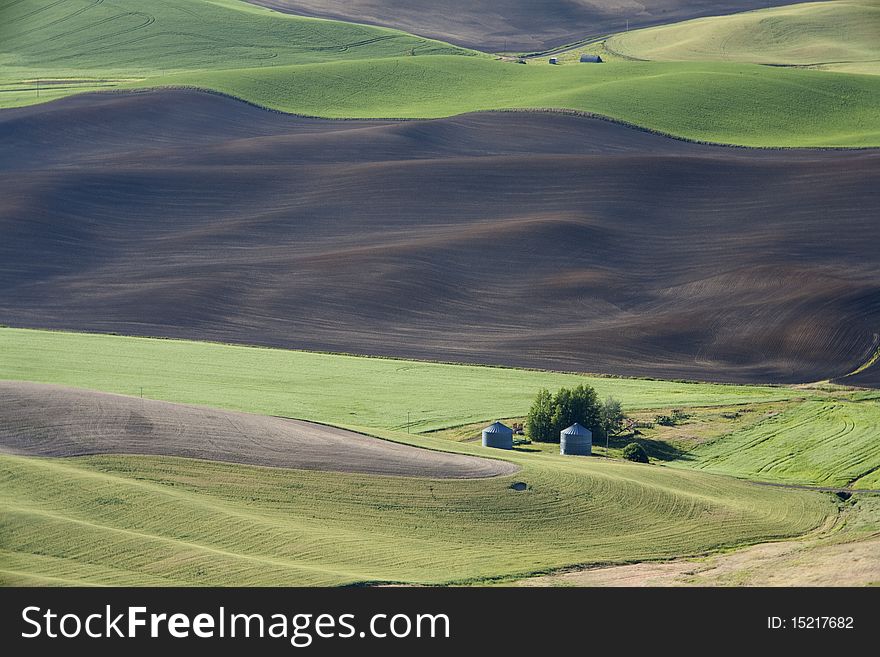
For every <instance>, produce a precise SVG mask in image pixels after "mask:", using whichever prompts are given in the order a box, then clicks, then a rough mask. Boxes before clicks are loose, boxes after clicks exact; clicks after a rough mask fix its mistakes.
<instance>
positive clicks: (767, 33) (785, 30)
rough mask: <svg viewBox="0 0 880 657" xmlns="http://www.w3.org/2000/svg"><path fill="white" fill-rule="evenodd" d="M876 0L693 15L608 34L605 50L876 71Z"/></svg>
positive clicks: (879, 25)
mask: <svg viewBox="0 0 880 657" xmlns="http://www.w3.org/2000/svg"><path fill="white" fill-rule="evenodd" d="M878 34H880V3H878V2H877V1H876V0H838V1H836V2H808V3H801V4H795V5H788V6H784V7H776V8H772V9H758V10H755V11H748V12H742V13H737V14H730V15H725V16H712V17H708V18H697V19H694V20H689V21H684V22H681V23H671V24H667V25H661V26H657V27H651V28H646V29H641V30H632V31H629V32H621V33H618V34H615V35H614V36H612V37H610V38H608V39H607V40H606V41H605V47H606V48H607V49H608V50H609V51H611V52H612V53H615V54H618V55H621V56H624V57H632V58H637V59H645V60H655V61H727V62H751V63H756V64H771V65H780V66H810V67H816V68H821V69H822V70H835V71H837V70H839V71H849V72H854V73H856V72H863V73H872V74H877V73H880V47H878V46H880V41H878V39H877V35H878Z"/></svg>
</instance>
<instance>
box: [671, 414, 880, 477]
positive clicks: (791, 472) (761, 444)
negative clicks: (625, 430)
mask: <svg viewBox="0 0 880 657" xmlns="http://www.w3.org/2000/svg"><path fill="white" fill-rule="evenodd" d="M878 435H880V403H878V402H877V401H876V400H866V401H860V402H851V401H833V400H827V401H806V402H804V403H801V404H797V405H794V406H791V407H789V408H787V409H786V410H784V411H782V412H781V413H778V414H775V415H772V416H770V417H768V418H767V419H765V420H764V421H762V422H759V423H757V424H754V425H753V426H750V427H747V428H745V429H742V430H739V431H734V432H733V433H730V434H727V435H724V436H722V437H721V438H718V439H716V440H713V441H711V442H707V443H704V444H703V445H700V446H698V447H696V448H695V449H694V450H692V451H691V452H689V453H688V454H687V455H686V456H685V460H684V461H682V462H680V463H682V464H684V465H687V466H688V467H693V468H697V469H702V470H707V471H711V472H718V473H723V474H729V475H734V476H738V477H749V478H754V479H760V480H765V481H777V482H786V483H804V484H819V485H825V486H846V485H848V484H850V483H853V482H854V485H855V487H857V488H872V487H876V485H875V484H876V483H877V482H876V473H877V471H878V469H880V439H878ZM871 473H874V474H873V476H872V475H871ZM865 475H868V476H867V477H866V476H865ZM863 477H864V478H863Z"/></svg>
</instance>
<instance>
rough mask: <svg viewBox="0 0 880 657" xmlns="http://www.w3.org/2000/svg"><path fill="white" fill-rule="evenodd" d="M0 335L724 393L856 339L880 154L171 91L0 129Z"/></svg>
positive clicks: (572, 121) (825, 356)
mask: <svg viewBox="0 0 880 657" xmlns="http://www.w3.org/2000/svg"><path fill="white" fill-rule="evenodd" d="M0 142H2V143H3V148H2V149H0V233H2V237H3V239H2V240H0V322H4V323H7V324H10V325H14V326H27V327H40V328H64V329H73V330H94V331H105V332H106V331H118V332H121V333H129V334H138V335H155V336H167V337H187V338H196V339H209V340H221V341H230V342H239V343H250V344H264V345H273V346H282V347H295V348H303V349H317V350H330V351H342V352H353V353H363V354H375V355H394V356H403V357H414V358H426V359H440V360H448V361H467V362H478V363H492V364H504V365H516V366H532V367H546V368H553V369H566V370H577V371H587V372H601V373H612V374H624V375H640V376H646V375H647V376H658V377H664V378H676V377H682V378H693V379H702V380H721V381H736V382H756V383H766V382H780V383H781V382H806V381H815V380H821V379H826V378H836V377H840V376H843V375H845V374H847V373H849V372H851V371H853V370H855V369H856V368H857V367H858V366H859V365H860V364H861V363H863V362H865V361H866V360H867V359H868V358H869V357H870V355H871V354H872V353H873V352H874V350H875V349H876V347H877V345H878V333H880V264H878V261H877V258H876V254H875V248H876V247H875V244H876V242H877V240H878V238H880V225H878V223H877V217H878V216H880V151H877V150H866V151H772V150H750V149H737V148H724V147H716V146H705V145H698V144H691V143H686V142H682V141H676V140H672V139H669V138H665V137H662V136H658V135H654V134H649V133H646V132H643V131H639V130H635V129H631V128H628V127H624V126H620V125H616V124H613V123H610V122H607V121H603V120H598V119H590V118H585V117H578V116H567V115H562V114H546V113H545V114H538V113H533V114H527V113H486V114H476V115H466V116H461V117H456V118H451V119H442V120H433V121H411V122H360V121H320V120H311V119H300V118H296V117H292V116H286V115H282V114H277V113H271V112H267V111H263V110H260V109H257V108H255V107H251V106H249V105H246V104H244V103H241V102H238V101H235V100H232V99H227V98H224V97H220V96H217V95H210V94H206V93H199V92H194V91H164V92H149V93H138V94H130V95H119V94H108V95H91V96H81V97H77V98H70V99H66V100H63V101H58V102H55V103H51V104H48V105H41V106H36V107H29V108H22V109H15V110H6V111H3V112H0Z"/></svg>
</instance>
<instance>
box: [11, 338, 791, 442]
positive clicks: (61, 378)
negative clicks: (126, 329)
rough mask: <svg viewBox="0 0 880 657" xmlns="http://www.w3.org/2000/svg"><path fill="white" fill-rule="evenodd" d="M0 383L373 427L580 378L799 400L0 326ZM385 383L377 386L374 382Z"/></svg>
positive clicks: (680, 392) (450, 420)
mask: <svg viewBox="0 0 880 657" xmlns="http://www.w3.org/2000/svg"><path fill="white" fill-rule="evenodd" d="M0 379H10V380H28V381H36V382H42V383H59V384H64V385H70V386H74V387H80V388H91V389H96V390H104V391H107V392H118V393H122V394H129V395H138V394H140V390H141V388H143V394H144V396H145V397H149V398H153V399H163V400H168V401H177V402H185V403H194V404H204V405H207V406H215V407H219V408H229V409H233V410H243V411H252V412H256V413H261V414H265V415H282V416H288V417H295V418H300V419H309V420H316V421H319V422H326V423H329V424H336V425H350V426H359V427H367V428H374V429H390V430H400V429H405V427H406V422H407V413H408V412H409V414H410V418H411V421H412V430H413V431H429V430H433V429H439V428H444V427H450V426H457V425H462V424H466V423H468V422H476V421H483V420H492V419H495V418H498V417H516V416H519V415H522V414H524V413H525V411H526V410H528V406H529V404H530V402H531V399H532V398H533V397H534V394H535V392H536V391H537V390H538V389H539V388H541V387H548V388H552V389H556V388H559V387H561V386H563V385H567V386H574V385H577V384H578V383H589V384H591V385H594V386H595V387H596V389H597V390H598V391H599V394H600V395H601V396H602V397H604V396H605V395H608V394H613V395H614V396H615V397H617V398H619V399H620V400H621V401H622V402H623V404H624V406H625V407H626V408H628V409H637V408H654V407H664V408H666V407H675V406H682V407H685V406H711V405H726V404H732V403H748V402H755V401H767V400H774V399H786V398H791V397H795V396H803V393H801V392H798V391H794V390H792V389H789V388H770V387H755V386H727V385H715V384H703V383H676V382H668V381H646V380H638V379H612V378H596V377H592V378H591V377H588V376H584V375H573V374H559V373H552V372H538V371H526V370H516V369H502V368H487V367H478V366H462V365H443V364H432V363H424V362H414V361H403V360H390V359H379V358H362V357H354V356H336V355H326V354H315V353H308V352H297V351H286V350H281V349H262V348H254V347H239V346H229V345H219V344H209V343H202V342H187V341H180V340H155V339H147V338H129V337H121V336H104V335H87V334H77V333H54V332H47V331H31V330H20V329H0ZM377 382H381V385H377Z"/></svg>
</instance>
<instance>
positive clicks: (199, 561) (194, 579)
mask: <svg viewBox="0 0 880 657" xmlns="http://www.w3.org/2000/svg"><path fill="white" fill-rule="evenodd" d="M510 458H511V460H514V461H516V462H519V463H520V464H521V465H522V466H523V469H522V470H521V471H520V472H519V473H517V474H516V475H514V476H512V477H502V478H498V479H495V480H491V481H490V480H484V481H480V482H478V481H459V482H456V483H455V484H450V482H448V481H443V480H411V479H404V478H393V477H392V478H389V477H368V476H362V475H332V476H328V475H326V474H325V473H314V472H305V471H292V470H279V469H272V468H257V467H250V466H237V465H229V464H221V463H212V462H206V461H193V460H188V459H178V458H171V457H166V458H158V457H136V456H126V457H112V456H106V457H86V458H79V459H61V460H60V459H53V460H49V459H38V458H27V457H12V456H2V457H0V465H2V469H0V472H2V474H0V477H2V479H0V481H2V486H0V491H2V492H0V499H2V500H3V508H4V513H3V521H2V522H3V532H4V545H3V551H2V552H0V571H7V572H8V573H18V574H19V576H18V577H19V579H18V580H15V581H19V582H21V580H22V579H25V580H26V577H27V574H28V573H33V574H35V575H39V577H40V578H42V579H41V582H43V583H50V582H53V583H70V582H76V583H99V584H110V583H112V584H130V585H138V584H160V585H161V584H183V585H212V584H213V585H227V586H228V585H259V584H269V585H285V584H286V585H294V584H298V585H340V584H352V583H364V582H407V583H418V584H451V583H468V582H478V581H488V580H493V579H498V578H508V577H517V576H525V575H528V574H533V573H537V572H544V571H547V570H552V569H557V568H561V567H566V566H573V565H577V564H581V565H583V564H602V563H606V564H607V563H624V562H630V561H636V560H645V559H658V558H670V557H672V556H685V555H694V554H700V553H703V552H705V551H707V550H713V549H718V548H723V547H734V546H739V545H744V544H747V543H754V542H760V541H765V540H771V539H775V538H783V537H788V536H794V535H800V534H804V533H806V532H809V531H811V530H813V529H814V528H816V527H818V526H819V525H820V524H822V523H823V522H824V521H825V520H826V519H827V517H828V516H829V515H831V514H833V513H835V511H836V507H835V505H834V503H833V502H832V501H831V498H830V496H827V495H822V494H818V493H809V492H802V491H787V490H786V491H779V490H768V489H766V488H762V487H759V486H754V485H751V484H747V483H743V482H738V481H735V480H730V479H727V478H723V477H717V476H714V475H705V474H701V473H693V472H681V471H673V470H668V469H663V468H652V467H640V466H638V465H633V464H625V463H613V462H609V461H605V462H601V461H595V460H575V461H574V462H572V460H570V459H569V460H568V461H566V459H564V458H562V457H555V458H554V457H544V458H542V459H541V461H540V462H539V461H538V460H537V459H536V458H535V457H529V456H528V455H521V454H511V455H510ZM514 479H516V480H522V481H526V482H527V483H528V484H529V489H528V490H526V491H522V492H518V491H514V490H512V489H510V487H509V484H510V482H511V481H513V480H514ZM12 577H13V575H10V574H7V575H5V576H3V578H2V579H3V580H4V581H7V582H8V581H11V579H10V578H12ZM25 583H26V582H25Z"/></svg>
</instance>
